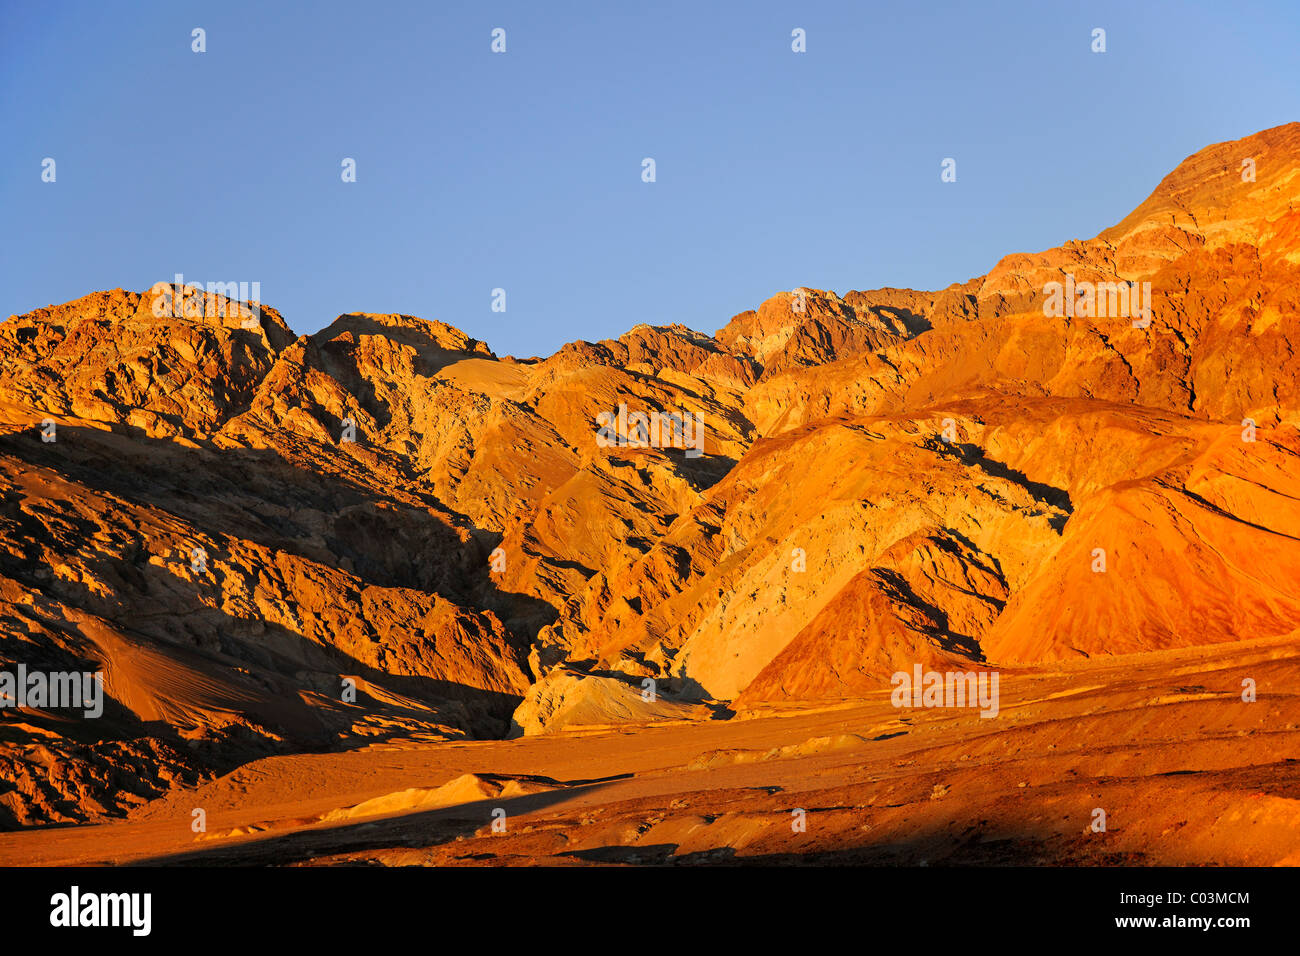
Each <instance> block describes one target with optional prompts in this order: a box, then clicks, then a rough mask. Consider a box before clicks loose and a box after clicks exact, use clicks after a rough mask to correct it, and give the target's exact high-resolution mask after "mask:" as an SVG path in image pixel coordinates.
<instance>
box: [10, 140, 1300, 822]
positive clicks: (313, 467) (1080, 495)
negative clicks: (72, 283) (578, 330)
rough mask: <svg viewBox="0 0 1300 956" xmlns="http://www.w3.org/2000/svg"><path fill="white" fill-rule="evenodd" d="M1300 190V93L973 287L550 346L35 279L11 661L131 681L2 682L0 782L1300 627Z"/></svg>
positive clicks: (39, 784) (115, 794)
mask: <svg viewBox="0 0 1300 956" xmlns="http://www.w3.org/2000/svg"><path fill="white" fill-rule="evenodd" d="M1246 161H1249V163H1247V162H1246ZM1297 197H1300V123H1292V124H1289V125H1287V126H1281V127H1277V128H1276V129H1271V130H1267V131H1264V132H1261V133H1259V134H1256V135H1255V136H1251V137H1248V138H1246V139H1243V140H1239V141H1236V142H1231V143H1221V144H1218V145H1215V146H1210V147H1207V148H1206V149H1204V150H1202V151H1201V152H1199V153H1197V154H1196V155H1194V156H1192V157H1190V158H1188V159H1187V160H1185V161H1184V162H1183V163H1182V164H1180V165H1179V166H1178V167H1177V168H1176V169H1175V170H1174V171H1173V172H1172V173H1170V175H1169V176H1167V177H1166V178H1165V179H1164V180H1163V181H1162V182H1161V183H1160V184H1159V185H1158V186H1157V187H1156V189H1155V191H1154V192H1153V193H1152V195H1151V196H1150V198H1148V199H1147V200H1146V201H1145V202H1143V203H1142V204H1141V205H1140V206H1139V207H1138V208H1137V209H1136V210H1134V211H1133V212H1132V213H1131V214H1129V215H1128V216H1127V217H1126V218H1124V219H1123V220H1122V221H1120V222H1119V223H1118V224H1117V225H1115V226H1114V227H1112V228H1110V229H1107V230H1106V231H1104V232H1102V233H1101V234H1100V235H1098V236H1096V237H1095V238H1093V239H1089V240H1083V241H1080V240H1073V241H1070V242H1068V243H1065V244H1063V245H1061V246H1059V247H1057V248H1054V249H1050V250H1047V251H1044V252H1040V253H1035V254H1016V255H1009V256H1006V257H1005V258H1003V259H1002V260H1001V261H1000V262H998V263H997V264H996V265H995V266H994V268H993V269H992V270H991V271H990V272H989V273H988V274H987V275H985V276H981V277H978V278H975V279H971V280H970V281H968V282H964V283H961V284H957V285H953V286H950V287H949V288H947V289H944V290H940V291H937V292H916V291H911V290H905V289H880V290H874V291H867V292H847V293H846V294H844V295H843V296H840V295H837V294H835V293H833V292H828V291H821V290H815V289H796V290H792V291H790V292H782V293H779V294H777V295H775V296H773V297H772V298H771V299H769V300H768V301H766V302H764V303H762V304H761V305H760V306H759V307H758V308H757V309H756V310H754V311H749V312H744V313H741V314H740V315H737V316H735V317H734V318H733V319H731V320H730V321H729V322H728V323H726V325H725V326H723V328H722V329H720V330H719V331H718V332H717V333H716V334H715V335H713V336H709V335H704V334H702V333H699V332H696V331H692V330H690V329H687V328H685V327H683V326H681V325H678V324H663V325H653V326H652V325H644V324H643V325H637V326H635V327H634V328H632V329H631V331H629V332H627V333H626V334H624V335H622V336H620V337H619V338H617V339H610V340H605V341H601V342H595V343H588V342H575V343H571V344H569V345H567V346H565V347H564V348H562V349H561V350H560V351H558V352H556V353H555V354H554V355H552V356H550V357H547V358H534V359H526V360H518V359H514V358H510V357H499V356H498V355H496V354H495V353H494V352H493V351H492V350H491V349H490V348H489V347H488V346H487V345H486V344H484V343H482V342H478V341H476V340H474V339H472V338H470V337H468V336H466V335H465V334H463V333H462V332H460V331H458V330H457V329H455V328H453V327H451V326H448V325H445V324H443V323H440V322H431V321H425V320H423V319H419V318H415V317H412V316H405V315H369V314H347V315H342V316H340V317H339V318H338V319H337V320H335V321H334V322H333V323H332V324H330V325H329V326H328V327H326V328H325V329H323V330H322V331H320V332H317V333H315V334H313V335H305V336H296V335H295V334H294V333H293V332H292V331H291V330H290V328H289V327H288V325H286V324H285V322H284V320H283V318H282V317H281V316H280V315H279V314H278V313H277V312H276V311H275V310H274V309H272V308H270V307H269V306H262V305H260V304H253V303H235V302H232V301H231V300H229V299H226V298H225V297H223V296H220V295H208V296H207V297H206V301H205V302H204V306H203V307H201V308H199V309H197V310H193V312H190V313H187V311H186V310H184V309H180V310H177V309H168V310H162V314H161V315H159V314H158V313H159V311H160V310H159V309H158V308H157V307H156V303H157V295H158V292H157V288H155V290H149V291H146V292H143V293H133V292H126V291H123V290H121V289H118V290H113V291H110V292H96V293H93V294H91V295H87V296H85V297H83V298H81V299H78V300H75V301H73V302H69V303H66V304H64V305H60V306H50V307H49V308H46V309H41V310H37V311H35V312H32V313H28V314H26V315H21V316H13V317H11V318H10V319H9V320H8V321H7V322H5V323H3V324H0V493H2V495H3V505H2V506H0V665H3V667H0V669H12V668H14V667H16V666H17V665H18V664H19V663H22V664H24V665H25V666H27V667H28V668H33V669H35V668H43V669H46V670H52V671H96V670H100V671H102V672H103V674H104V694H105V707H104V713H103V716H102V717H100V718H98V719H95V720H82V719H76V718H72V717H70V716H69V715H68V714H67V712H66V711H58V710H56V709H53V708H42V707H26V708H21V709H14V708H11V709H3V710H0V717H3V721H2V722H0V788H3V792H0V822H3V823H4V824H5V825H8V826H11V827H12V826H22V825H31V824H43V823H59V822H68V821H76V820H95V819H100V818H103V817H111V816H118V815H121V814H123V813H125V812H127V811H128V810H130V809H131V808H132V807H133V806H134V805H137V804H140V803H144V802H146V801H149V800H151V799H153V798H154V797H157V796H158V795H160V794H162V793H164V792H166V791H168V790H169V789H172V788H175V787H185V786H193V785H196V784H199V783H201V782H203V781H205V780H209V779H211V778H212V777H213V776H214V775H217V774H220V773H223V772H225V771H227V770H229V769H231V768H233V767H236V766H239V765H241V764H243V763H245V762H247V761H248V760H250V759H253V758H254V757H256V756H258V755H264V754H272V753H297V752H308V751H319V750H348V749H355V748H358V747H361V746H366V745H369V744H374V743H379V742H385V741H394V740H410V739H418V740H453V739H463V738H468V737H475V738H484V737H503V736H508V735H518V734H530V735H531V734H535V733H544V732H547V731H553V730H555V729H557V728H559V727H562V726H565V725H578V724H581V725H592V724H600V723H616V722H618V721H621V720H629V719H636V720H647V719H659V720H704V719H708V718H719V717H732V718H733V719H734V718H736V717H741V716H745V715H746V714H752V713H759V712H762V711H763V710H764V709H765V708H771V707H774V706H778V705H785V704H789V703H791V702H797V703H803V704H811V703H815V702H827V701H837V700H845V699H851V698H855V697H859V696H861V695H863V694H866V693H870V692H872V691H875V690H879V689H880V688H885V687H888V686H889V678H890V675H891V674H892V673H894V672H895V671H898V670H910V669H911V668H912V666H913V665H914V664H917V663H919V664H922V665H923V666H925V667H932V666H939V665H944V666H947V665H949V664H951V665H952V666H955V667H958V668H966V667H969V666H971V663H972V662H985V663H987V664H989V665H995V666H997V667H999V668H1005V669H1008V670H1015V669H1017V668H1031V667H1033V666H1036V665H1041V664H1044V663H1047V662H1052V661H1058V660H1062V659H1067V658H1071V657H1095V656H1098V655H1116V654H1127V653H1135V652H1144V651H1155V650H1162V649H1169V648H1178V647H1184V646H1189V645H1197V644H1212V643H1222V642H1229V641H1236V640H1245V639H1253V638H1263V637H1281V636H1286V635H1295V634H1296V631H1297V628H1300V624H1298V623H1297V622H1298V621H1300V593H1298V591H1297V587H1296V582H1297V581H1300V429H1298V428H1297V424H1300V359H1298V358H1297V355H1296V346H1297V345H1298V344H1300V321H1298V320H1297V311H1298V307H1300V204H1298V202H1297ZM185 292H186V290H183V289H170V287H169V288H168V295H169V296H171V297H172V298H173V299H175V300H178V301H179V300H185V301H193V299H192V298H191V297H188V296H186V295H185ZM214 306H215V308H214ZM178 313H179V314H178ZM671 318H672V317H671V316H665V317H664V319H665V320H668V321H669V322H671Z"/></svg>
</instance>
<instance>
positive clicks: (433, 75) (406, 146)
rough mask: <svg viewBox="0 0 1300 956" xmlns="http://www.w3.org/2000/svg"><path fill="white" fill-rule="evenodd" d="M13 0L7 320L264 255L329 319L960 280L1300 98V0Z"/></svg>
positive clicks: (1109, 219) (582, 319)
mask: <svg viewBox="0 0 1300 956" xmlns="http://www.w3.org/2000/svg"><path fill="white" fill-rule="evenodd" d="M0 11H2V12H0V143H3V149H0V217H2V219H0V224H2V225H3V228H2V229H0V293H2V294H3V301H0V315H9V314H11V313H21V312H26V311H29V310H31V309H33V308H38V307H40V306H44V305H47V304H50V303H57V302H63V301H66V300H68V299H72V298H76V297H77V296H80V295H83V294H85V293H87V292H91V291H94V290H99V289H111V288H116V287H119V286H120V287H123V288H127V289H132V290H136V291H142V290H144V289H147V288H148V287H150V286H151V285H153V284H154V283H155V282H158V281H163V280H170V279H171V277H172V276H173V275H174V274H175V273H177V272H180V273H183V274H184V275H185V277H186V279H187V280H189V281H195V280H197V281H200V282H207V281H220V282H225V281H248V282H253V281H256V282H260V283H261V289H262V299H263V301H265V302H266V303H267V304H269V305H272V306H274V307H276V308H278V309H279V310H280V311H281V312H282V313H283V314H284V316H285V318H286V320H287V321H288V322H289V324H290V325H291V326H292V327H293V328H294V329H295V330H296V331H297V332H300V333H304V332H313V331H316V330H317V329H320V328H321V327H323V326H324V325H326V324H328V323H329V322H330V321H332V320H333V319H334V317H335V316H336V315H338V314H339V313H342V312H350V311H367V312H407V313H411V314H415V315H419V316H423V317H425V318H436V319H441V320H443V321H445V322H449V323H451V324H452V325H456V326H458V327H460V328H462V329H464V330H465V331H466V332H467V333H469V334H470V335H473V336H475V337H477V338H480V339H483V340H485V341H487V342H488V344H489V345H490V346H491V347H492V348H493V349H495V350H496V351H497V352H498V353H499V354H503V355H504V354H514V355H518V356H526V355H534V354H549V353H550V352H552V351H554V350H555V349H556V348H558V347H559V346H560V345H562V344H563V343H565V342H567V341H572V340H574V339H578V338H585V339H591V340H594V339H598V338H605V337H612V336H616V335H618V334H620V333H621V332H623V331H626V330H627V329H629V328H631V327H632V326H633V325H635V324H637V323H639V322H649V323H652V324H661V323H669V322H681V323H683V324H685V325H688V326H691V327H692V328H696V329H699V330H701V331H705V332H712V331H714V330H715V329H717V328H719V327H721V326H722V325H724V324H725V323H726V322H727V320H728V319H729V318H730V317H731V316H732V315H734V314H735V313H737V312H740V311H743V310H745V309H749V308H754V307H755V306H757V305H758V303H760V302H761V301H762V300H763V299H765V298H767V297H768V296H770V295H772V294H773V293H775V292H777V291H779V290H782V289H790V288H793V287H795V286H810V287H814V288H824V289H833V290H835V291H837V292H840V293H841V294H842V293H844V292H846V291H848V290H850V289H870V288H876V287H879V286H885V285H894V286H909V287H912V288H920V289H934V288H942V287H944V286H947V285H949V284H950V283H952V282H959V281H964V280H966V279H968V278H970V277H971V276H974V275H978V274H981V273H983V272H985V271H987V270H988V269H989V268H990V267H992V266H993V264H994V263H995V262H996V261H997V260H998V259H999V258H1000V257H1001V256H1002V255H1003V254H1005V253H1009V252H1024V251H1036V250H1039V249H1044V248H1048V247H1050V246H1054V245H1057V244H1059V243H1061V242H1063V241H1066V240H1068V239H1072V238H1086V237H1090V236H1093V235H1095V234H1096V233H1097V232H1099V231H1101V230H1102V229H1104V228H1105V227H1106V226H1108V225H1111V224H1112V223H1114V222H1117V221H1119V220H1120V219H1121V218H1123V216H1124V215H1125V214H1126V213H1127V212H1128V211H1129V210H1130V209H1132V208H1133V207H1134V206H1135V205H1137V204H1138V203H1139V202H1140V201H1141V200H1142V199H1143V198H1145V197H1146V196H1147V194H1148V193H1150V191H1151V190H1152V188H1154V186H1155V185H1156V183H1157V182H1159V180H1160V178H1161V177H1162V176H1164V175H1165V174H1166V173H1167V172H1169V170H1171V169H1172V168H1173V167H1174V166H1175V165H1176V164H1177V163H1178V162H1179V161H1181V160H1182V159H1183V158H1184V157H1186V156H1187V155H1189V154H1191V153H1193V152H1195V151H1196V150H1198V149H1200V148H1201V147H1203V146H1206V145H1208V144H1210V143H1214V142H1219V141H1223V140H1228V139H1236V138H1238V137H1241V136H1244V135H1248V134H1250V133H1253V132H1256V131H1258V130H1260V129H1265V128H1267V127H1271V126H1277V125H1280V124H1282V123H1286V122H1290V121H1292V120H1296V119H1300V108H1297V99H1298V98H1300V0H1277V2H1270V3H1251V2H1249V0H1246V2H1238V0H1233V2H1230V3H1229V2H1144V0H1123V2H1116V3H1104V2H1103V3H1096V2H1094V3H1080V2H1053V0H1036V2H1029V0H1027V2H1022V3H1021V2H1018V3H1010V2H1008V3H996V4H974V3H956V2H950V3H944V2H926V3H919V2H918V3H912V2H902V0H893V2H889V3H865V2H816V0H796V2H783V3H776V2H746V3H741V2H734V3H706V2H702V0H692V2H676V0H667V2H665V0H655V2H641V3H633V2H626V0H605V2H590V3H574V2H548V0H526V2H520V3H490V2H480V3H470V2H463V3H461V2H445V3H444V2H436V3H435V2H424V3H414V2H412V3H387V2H380V0H364V2H355V3H354V2H348V3H336V2H322V3H292V4H291V3H286V2H269V0H257V2H243V0H223V2H219V3H216V2H214V3H177V2H162V0H159V2H132V3H126V2H105V0H95V2H87V3H64V2H57V0H50V2H36V3H31V2H18V0H0ZM196 27H201V28H203V29H204V30H205V31H206V47H207V49H206V52H204V53H201V54H200V53H195V52H192V50H191V45H192V42H193V41H192V37H191V31H192V30H193V29H194V28H196ZM497 27H500V28H503V29H504V30H505V31H506V52H505V53H504V54H497V53H493V52H492V50H491V44H492V36H491V33H492V30H493V29H494V28H497ZM1096 27H1101V28H1103V29H1105V31H1106V52H1105V53H1093V52H1092V50H1091V46H1092V42H1093V41H1092V31H1093V29H1094V28H1096ZM795 28H801V29H803V30H804V31H806V46H807V52H805V53H795V52H793V51H792V49H791V44H792V38H791V31H792V30H794V29H795ZM46 157H50V158H53V159H54V160H55V162H56V167H55V175H56V180H55V182H53V183H47V182H42V178H41V176H42V161H43V160H44V159H45V158H46ZM345 157H351V158H353V159H355V160H356V179H357V181H356V182H355V183H344V182H343V181H342V178H341V173H342V167H341V163H342V161H343V159H344V158H345ZM646 157H651V158H653V159H654V160H655V164H656V168H655V173H656V181H655V182H653V183H646V182H643V181H642V160H643V159H644V158H646ZM948 157H951V158H953V159H955V160H956V163H957V165H956V173H957V181H956V182H953V183H944V182H941V179H940V172H941V168H940V164H941V162H942V161H943V160H944V159H945V158H948ZM496 288H503V289H505V291H506V311H505V312H504V313H502V312H493V311H492V309H491V305H492V290H493V289H496Z"/></svg>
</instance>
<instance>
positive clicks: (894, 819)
mask: <svg viewBox="0 0 1300 956" xmlns="http://www.w3.org/2000/svg"><path fill="white" fill-rule="evenodd" d="M1245 678H1250V679H1252V680H1254V681H1255V684H1256V688H1257V694H1258V699H1257V700H1255V701H1254V702H1249V703H1248V702H1245V701H1243V700H1242V684H1243V680H1244V679H1245ZM1298 681H1300V650H1297V649H1296V647H1295V645H1294V642H1293V641H1271V642H1258V643H1251V644H1232V645H1219V646H1208V647H1199V648H1191V649H1183V650H1177V651H1168V652H1160V653H1152V654H1143V655H1134V656H1130V657H1123V658H1107V659H1104V660H1098V659H1093V660H1089V661H1084V662H1082V663H1078V664H1070V665H1066V666H1058V667H1053V668H1050V669H1047V668H1040V669H1034V670H1024V671H1018V672H1011V671H1005V670H1004V671H1002V672H1001V710H1000V713H999V714H998V716H997V717H996V718H992V719H981V718H980V717H979V715H978V711H976V710H957V709H948V710H944V709H929V710H922V709H895V708H894V707H893V706H892V704H891V703H890V699H889V694H888V692H887V691H882V692H880V693H877V694H875V695H873V696H871V697H870V698H868V699H864V700H855V701H846V702H843V703H841V704H838V705H833V706H821V707H818V708H812V707H807V708H797V709H784V710H781V711H779V712H777V711H771V712H761V713H751V714H743V715H738V716H732V717H731V718H730V719H700V720H695V721H678V722H671V723H657V724H648V725H639V726H632V725H620V726H616V727H583V728H568V729H566V730H564V731H562V732H557V733H554V734H550V735H544V736H538V737H527V738H522V739H517V740H504V741H485V742H472V743H419V742H404V741H400V740H389V741H385V742H383V743H381V744H374V745H371V746H368V747H366V748H365V749H360V750H354V751H351V752H346V753H330V754H299V755H293V756H283V757H274V758H269V759H264V760H259V761H256V762H253V763H250V764H247V765H245V766H243V767H240V768H239V769H237V770H235V771H234V772H232V773H230V774H227V775H226V776H224V777H221V778H219V779H217V780H215V781H213V782H211V783H209V784H207V785H205V786H202V787H199V788H198V789H196V790H185V791H174V792H172V793H170V794H169V795H167V796H166V797H164V798H162V799H159V800H155V801H154V802H152V803H149V804H147V805H144V806H141V807H139V808H138V809H137V810H136V811H134V812H133V813H132V814H131V816H130V817H129V818H128V819H127V820H125V821H122V822H115V823H111V824H107V825H96V826H71V827H58V828H46V829H40V830H30V831H26V832H17V833H8V834H4V835H0V863H3V864H7V865H15V864H17V865H28V864H30V865H59V864H92V865H93V864H204V865H239V864H254V865H265V864H383V865H436V866H451V865H500V864H534V863H546V864H581V863H587V864H590V863H606V864H726V863H855V864H856V863H869V864H899V865H918V866H919V865H953V864H1003V863H1027V864H1082V865H1113V864H1192V865H1195V864H1211V865H1212V864H1239V865H1270V864H1293V865H1294V864H1300V760H1297V759H1296V756H1295V755H1297V754H1300V699H1298V698H1297V696H1296V694H1295V688H1296V687H1297V686H1298ZM717 716H722V715H717ZM363 804H364V805H363ZM195 808H202V809H203V810H204V811H205V813H206V825H207V829H206V832H203V833H195V832H193V830H192V829H191V824H192V820H193V819H194V816H193V811H194V809H195ZM1097 808H1100V809H1102V810H1104V811H1105V815H1106V817H1105V824H1106V828H1105V831H1104V832H1098V831H1096V830H1094V826H1093V821H1094V819H1097V818H1098V817H1097V814H1096V813H1095V810H1096V809H1097ZM796 810H802V811H804V814H803V823H804V825H805V826H804V828H803V829H802V830H800V829H799V827H798V820H799V814H796V813H795V812H794V811H796ZM494 811H497V812H496V814H495V817H494ZM500 811H504V814H505V815H504V817H502V815H501V812H500ZM494 819H496V820H497V821H498V822H497V830H500V829H501V828H502V826H504V832H494V828H493V821H494Z"/></svg>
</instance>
